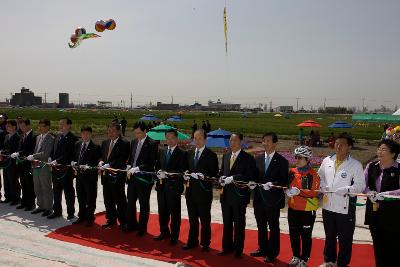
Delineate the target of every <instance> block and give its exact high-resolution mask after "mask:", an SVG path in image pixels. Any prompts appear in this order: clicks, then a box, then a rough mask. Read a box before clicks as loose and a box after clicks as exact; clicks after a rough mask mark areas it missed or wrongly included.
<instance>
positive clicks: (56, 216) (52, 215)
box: [42, 212, 62, 220]
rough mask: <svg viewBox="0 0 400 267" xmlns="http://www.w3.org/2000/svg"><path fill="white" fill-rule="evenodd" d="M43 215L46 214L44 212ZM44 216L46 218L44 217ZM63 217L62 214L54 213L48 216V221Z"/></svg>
mask: <svg viewBox="0 0 400 267" xmlns="http://www.w3.org/2000/svg"><path fill="white" fill-rule="evenodd" d="M43 214H44V212H43ZM42 216H44V215H42ZM61 216H62V214H61V213H58V212H53V213H52V214H50V215H49V216H47V219H50V220H51V219H55V218H58V217H61Z"/></svg>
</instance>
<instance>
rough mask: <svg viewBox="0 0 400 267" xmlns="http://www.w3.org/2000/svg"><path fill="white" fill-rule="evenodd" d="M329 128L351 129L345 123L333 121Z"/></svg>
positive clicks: (351, 126) (350, 126)
mask: <svg viewBox="0 0 400 267" xmlns="http://www.w3.org/2000/svg"><path fill="white" fill-rule="evenodd" d="M328 127H329V128H353V125H351V124H349V123H347V122H345V121H335V122H334V123H332V124H331V125H329V126H328Z"/></svg>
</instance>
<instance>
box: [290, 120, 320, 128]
mask: <svg viewBox="0 0 400 267" xmlns="http://www.w3.org/2000/svg"><path fill="white" fill-rule="evenodd" d="M296 126H297V127H322V126H321V124H319V123H316V122H315V121H313V120H306V121H303V122H302V123H299V124H297V125H296Z"/></svg>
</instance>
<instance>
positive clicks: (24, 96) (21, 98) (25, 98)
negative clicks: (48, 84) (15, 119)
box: [10, 87, 42, 107]
mask: <svg viewBox="0 0 400 267" xmlns="http://www.w3.org/2000/svg"><path fill="white" fill-rule="evenodd" d="M10 104H11V106H14V107H15V106H17V107H32V106H41V105H42V97H41V96H35V94H34V93H33V92H32V91H30V90H29V89H28V88H25V87H22V88H21V92H20V93H15V94H14V95H13V96H12V97H11V100H10Z"/></svg>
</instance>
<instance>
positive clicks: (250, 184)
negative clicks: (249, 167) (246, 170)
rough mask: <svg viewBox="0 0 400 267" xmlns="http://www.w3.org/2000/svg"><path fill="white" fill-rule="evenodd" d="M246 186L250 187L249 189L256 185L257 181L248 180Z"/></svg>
mask: <svg viewBox="0 0 400 267" xmlns="http://www.w3.org/2000/svg"><path fill="white" fill-rule="evenodd" d="M247 186H248V187H249V188H250V190H253V189H254V188H256V187H257V183H256V182H254V181H250V182H249V183H248V184H247Z"/></svg>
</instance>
